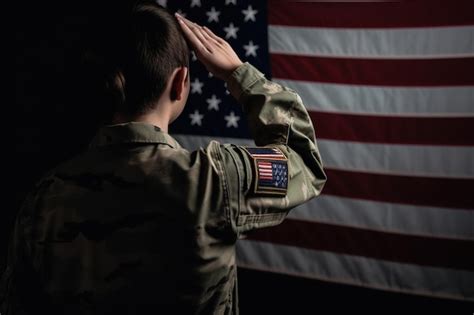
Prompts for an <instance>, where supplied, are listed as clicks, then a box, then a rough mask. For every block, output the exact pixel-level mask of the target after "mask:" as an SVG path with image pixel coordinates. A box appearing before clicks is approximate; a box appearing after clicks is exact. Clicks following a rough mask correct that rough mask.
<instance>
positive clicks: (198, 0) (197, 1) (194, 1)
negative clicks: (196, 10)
mask: <svg viewBox="0 0 474 315" xmlns="http://www.w3.org/2000/svg"><path fill="white" fill-rule="evenodd" d="M195 6H198V7H200V6H201V0H191V8H192V7H195Z"/></svg>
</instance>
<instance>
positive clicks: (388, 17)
mask: <svg viewBox="0 0 474 315" xmlns="http://www.w3.org/2000/svg"><path fill="white" fill-rule="evenodd" d="M268 5H269V7H270V8H271V9H269V10H268V22H269V24H272V25H289V26H306V27H341V28H390V27H429V26H453V25H473V24H474V2H473V1H470V0H464V1H462V0H461V1H451V2H450V1H444V2H443V3H442V4H440V3H433V2H431V1H430V2H424V1H422V2H420V1H416V2H415V1H414V2H411V3H407V2H406V1H403V2H398V3H396V2H389V3H387V2H385V3H380V2H377V3H328V2H319V3H314V2H313V3H311V2H295V1H269V3H268Z"/></svg>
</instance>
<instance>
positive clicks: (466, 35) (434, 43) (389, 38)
mask: <svg viewBox="0 0 474 315" xmlns="http://www.w3.org/2000/svg"><path fill="white" fill-rule="evenodd" d="M268 38H269V50H270V52H271V53H282V54H295V55H307V56H329V57H351V58H357V57H359V58H384V59H388V58H397V59H400V58H423V59H427V58H445V57H465V56H474V26H456V27H436V28H422V27H420V28H390V29H341V28H323V27H311V28H309V27H294V26H276V25H270V26H269V28H268Z"/></svg>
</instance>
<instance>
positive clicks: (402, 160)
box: [316, 125, 474, 178]
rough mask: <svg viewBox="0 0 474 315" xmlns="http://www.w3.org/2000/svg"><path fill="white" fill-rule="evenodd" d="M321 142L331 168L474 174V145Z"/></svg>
mask: <svg viewBox="0 0 474 315" xmlns="http://www.w3.org/2000/svg"><path fill="white" fill-rule="evenodd" d="M316 129H317V125H316ZM316 134H317V133H316ZM318 146H319V149H320V151H321V156H322V159H323V163H324V165H325V166H326V167H330V168H337V169H344V170H354V171H367V172H374V173H375V172H377V173H386V174H393V175H408V176H421V177H423V176H428V177H450V178H474V147H468V146H465V147H464V146H462V147H461V146H428V145H423V146H422V145H398V144H390V145H387V144H375V143H361V142H353V141H337V140H318Z"/></svg>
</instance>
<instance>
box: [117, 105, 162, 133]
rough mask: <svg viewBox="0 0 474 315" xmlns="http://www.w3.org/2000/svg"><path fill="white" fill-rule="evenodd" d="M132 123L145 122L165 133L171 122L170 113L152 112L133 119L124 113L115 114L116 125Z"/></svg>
mask: <svg viewBox="0 0 474 315" xmlns="http://www.w3.org/2000/svg"><path fill="white" fill-rule="evenodd" d="M131 121H137V122H144V123H148V124H151V125H154V126H157V127H159V128H160V129H161V130H162V131H163V132H166V133H167V132H168V125H169V122H170V117H169V114H168V113H165V112H159V111H156V110H154V111H151V112H149V113H147V114H142V115H137V116H133V117H128V116H127V115H124V114H122V113H115V115H114V118H113V123H114V124H121V123H126V122H131Z"/></svg>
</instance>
